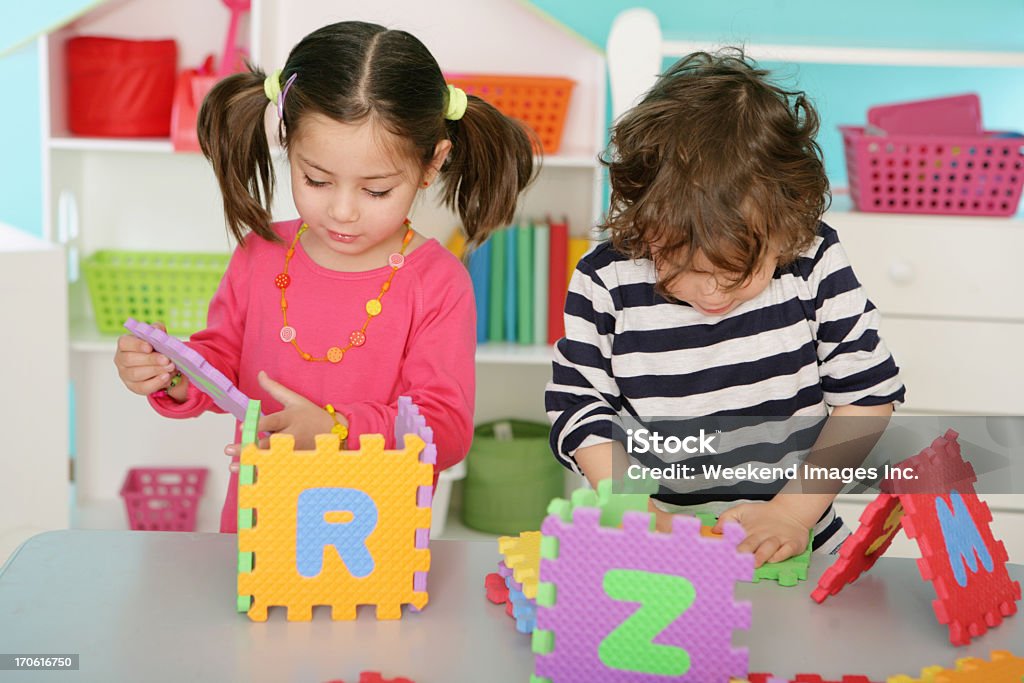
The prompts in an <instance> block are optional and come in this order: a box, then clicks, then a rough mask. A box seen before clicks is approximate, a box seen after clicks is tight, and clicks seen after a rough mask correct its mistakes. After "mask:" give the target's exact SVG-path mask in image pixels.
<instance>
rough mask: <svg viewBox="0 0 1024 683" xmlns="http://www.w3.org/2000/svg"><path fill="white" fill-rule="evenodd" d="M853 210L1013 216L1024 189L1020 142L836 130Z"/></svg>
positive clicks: (992, 136)
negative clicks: (842, 154) (885, 134)
mask: <svg viewBox="0 0 1024 683" xmlns="http://www.w3.org/2000/svg"><path fill="white" fill-rule="evenodd" d="M839 129H840V130H841V131H842V133H843V147H844V149H845V151H846V172H847V175H848V177H849V184H850V196H851V198H852V199H853V203H854V205H855V206H856V207H857V209H858V210H860V211H884V212H889V213H927V214H959V215H970V216H1012V215H1013V214H1014V213H1015V212H1016V211H1017V204H1018V202H1019V201H1020V195H1021V187H1022V185H1024V138H1022V137H997V136H999V135H1000V134H999V133H992V132H989V133H987V134H986V135H985V136H982V137H973V136H941V135H887V136H875V135H866V134H865V132H864V129H863V128H861V127H857V126H840V127H839Z"/></svg>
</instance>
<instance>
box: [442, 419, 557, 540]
mask: <svg viewBox="0 0 1024 683" xmlns="http://www.w3.org/2000/svg"><path fill="white" fill-rule="evenodd" d="M495 427H498V428H499V430H501V429H505V430H506V431H507V429H508V428H511V432H512V438H511V439H497V438H495ZM549 430H550V427H549V426H548V425H546V424H541V423H537V422H525V421H521V420H498V421H497V422H491V423H488V424H483V425H480V426H478V427H477V428H476V431H475V432H474V437H473V446H472V448H470V450H469V455H468V456H467V457H466V478H465V480H464V481H463V487H462V521H463V523H464V524H465V525H466V526H468V527H472V528H474V529H479V530H480V531H487V532H490V533H494V534H503V535H508V536H514V535H516V534H519V533H520V532H523V531H537V530H539V529H540V524H541V522H542V521H543V520H544V517H545V516H546V515H547V509H548V504H549V503H550V502H551V499H552V498H559V497H562V496H564V495H565V469H564V468H563V467H562V466H561V465H559V464H558V461H557V460H555V457H554V456H553V455H552V454H551V449H550V447H549V446H548V432H549Z"/></svg>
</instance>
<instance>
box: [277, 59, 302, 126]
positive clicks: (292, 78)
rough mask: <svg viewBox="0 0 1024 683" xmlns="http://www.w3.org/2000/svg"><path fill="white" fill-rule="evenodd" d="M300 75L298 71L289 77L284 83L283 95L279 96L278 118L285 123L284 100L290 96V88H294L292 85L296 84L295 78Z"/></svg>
mask: <svg viewBox="0 0 1024 683" xmlns="http://www.w3.org/2000/svg"><path fill="white" fill-rule="evenodd" d="M298 75H299V72H298V71H296V72H295V73H293V74H292V75H291V76H289V77H288V80H287V81H285V82H284V87H283V88H281V94H280V95H278V96H277V118H279V119H281V120H282V121H284V98H285V97H287V96H288V88H290V87H292V83H294V82H295V77H296V76H298Z"/></svg>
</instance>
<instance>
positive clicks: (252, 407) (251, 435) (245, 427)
mask: <svg viewBox="0 0 1024 683" xmlns="http://www.w3.org/2000/svg"><path fill="white" fill-rule="evenodd" d="M259 421H260V402H259V401H256V400H254V399H250V400H249V405H248V406H246V409H245V422H243V423H242V446H248V445H249V444H251V443H256V434H257V429H256V425H257V424H258V423H259Z"/></svg>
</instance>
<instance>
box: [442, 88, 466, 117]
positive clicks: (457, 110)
mask: <svg viewBox="0 0 1024 683" xmlns="http://www.w3.org/2000/svg"><path fill="white" fill-rule="evenodd" d="M468 103H469V98H468V97H467V96H466V91H465V90H463V89H462V88H456V87H455V86H454V85H451V84H449V85H448V108H447V109H445V112H444V117H445V118H446V119H448V120H449V121H458V120H459V119H461V118H462V115H463V114H465V113H466V105H467V104H468Z"/></svg>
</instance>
